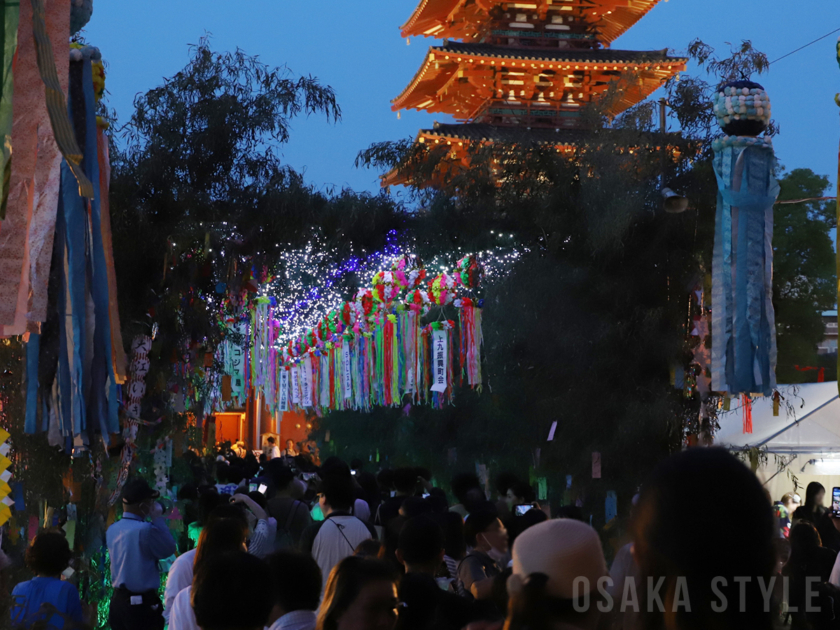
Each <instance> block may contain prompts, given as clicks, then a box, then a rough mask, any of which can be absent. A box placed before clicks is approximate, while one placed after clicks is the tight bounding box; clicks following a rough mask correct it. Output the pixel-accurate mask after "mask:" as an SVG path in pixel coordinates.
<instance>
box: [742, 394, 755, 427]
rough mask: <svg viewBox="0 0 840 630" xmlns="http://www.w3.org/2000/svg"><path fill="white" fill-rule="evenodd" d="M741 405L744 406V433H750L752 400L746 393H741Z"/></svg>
mask: <svg viewBox="0 0 840 630" xmlns="http://www.w3.org/2000/svg"><path fill="white" fill-rule="evenodd" d="M741 405H742V406H743V408H744V433H752V432H753V425H752V401H751V400H750V397H749V396H747V395H746V394H741Z"/></svg>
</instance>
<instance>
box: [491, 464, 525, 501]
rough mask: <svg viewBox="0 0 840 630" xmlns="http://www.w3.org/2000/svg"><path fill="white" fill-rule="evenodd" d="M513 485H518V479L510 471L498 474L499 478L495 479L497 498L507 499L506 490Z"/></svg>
mask: <svg viewBox="0 0 840 630" xmlns="http://www.w3.org/2000/svg"><path fill="white" fill-rule="evenodd" d="M515 483H519V477H517V476H516V475H514V474H513V473H512V472H510V471H505V472H501V473H499V476H498V477H496V493H497V494H498V496H499V499H507V491H508V488H510V487H511V486H513V485H514V484H515Z"/></svg>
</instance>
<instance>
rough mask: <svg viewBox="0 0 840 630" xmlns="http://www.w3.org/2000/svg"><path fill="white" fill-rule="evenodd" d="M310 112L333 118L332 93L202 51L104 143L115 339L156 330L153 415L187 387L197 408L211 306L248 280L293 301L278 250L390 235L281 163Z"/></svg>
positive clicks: (371, 210) (389, 213)
mask: <svg viewBox="0 0 840 630" xmlns="http://www.w3.org/2000/svg"><path fill="white" fill-rule="evenodd" d="M312 114H321V115H324V116H325V118H326V120H327V121H328V122H335V121H338V120H339V119H340V114H341V111H340V108H339V106H338V104H337V103H336V100H335V95H334V93H333V90H332V89H331V88H329V87H327V86H323V85H321V84H320V83H319V82H318V80H317V79H315V78H313V77H297V76H295V75H293V74H292V73H291V71H290V70H289V69H288V68H271V67H269V66H267V65H265V64H263V63H262V62H261V61H259V59H258V58H256V57H253V56H249V55H247V54H246V53H244V52H243V51H241V50H237V51H236V52H233V53H217V52H214V51H213V50H212V49H211V48H210V44H209V42H208V40H206V39H203V40H201V42H199V44H198V45H196V46H193V47H192V55H191V59H190V61H189V63H188V64H187V65H186V67H185V68H184V69H183V70H182V71H181V72H178V73H177V74H176V75H175V76H174V77H171V78H169V79H166V80H165V81H164V83H163V85H161V86H160V87H158V88H155V89H153V90H150V91H149V92H147V93H145V94H141V95H139V96H138V97H137V98H136V99H135V111H134V113H133V115H132V116H131V118H130V119H129V121H128V123H127V124H126V125H125V126H124V127H123V128H122V130H121V132H122V136H121V142H115V143H114V144H115V146H114V151H113V181H112V189H111V190H112V195H111V209H112V215H113V219H112V223H113V231H114V255H115V267H116V272H117V279H118V292H119V303H120V309H121V318H122V323H123V328H124V331H123V333H124V338H125V339H126V341H127V342H130V340H131V338H132V337H133V335H135V334H138V333H145V334H148V333H149V332H150V331H151V330H152V329H153V326H154V327H155V329H156V330H158V331H159V332H158V334H157V336H156V339H155V344H154V347H153V356H152V357H151V358H152V370H151V373H150V374H149V376H148V377H147V383H149V384H150V385H149V390H148V391H149V393H148V394H147V396H146V398H147V399H148V401H147V405H154V407H155V411H154V413H155V414H158V415H160V414H164V415H167V416H168V415H170V414H171V409H169V408H168V407H167V403H168V396H169V393H170V392H171V391H175V390H179V391H185V390H186V391H188V392H192V391H193V390H194V389H195V390H196V391H195V397H196V398H197V399H198V401H199V403H198V404H196V405H195V407H196V409H201V408H203V403H201V401H203V399H204V396H205V394H206V392H203V391H200V388H201V387H205V386H206V383H205V379H204V376H205V373H204V369H205V367H206V366H208V362H207V361H206V360H205V357H206V355H208V354H209V355H211V356H212V355H213V353H214V351H215V349H216V347H217V346H218V344H219V342H220V341H221V338H222V336H223V334H224V331H223V329H222V328H221V327H220V326H219V317H220V313H221V310H220V303H223V302H224V301H225V300H226V299H228V297H229V296H237V295H238V294H239V293H240V292H241V289H242V287H243V286H245V285H246V283H247V282H248V281H249V280H251V279H252V277H254V276H256V277H258V278H259V279H265V278H266V277H269V276H275V277H278V278H280V280H278V281H276V282H275V286H276V288H277V290H280V291H282V290H284V289H289V287H288V285H284V284H283V282H282V278H283V270H284V262H283V257H282V254H283V252H285V251H290V250H295V249H300V248H302V247H305V246H306V245H307V243H310V242H318V243H321V244H322V245H323V246H324V247H333V248H335V249H336V256H337V257H341V256H347V255H349V254H350V253H352V252H354V251H358V250H361V249H369V250H370V249H377V248H379V247H381V246H382V244H383V243H384V241H385V237H386V234H387V232H388V231H389V230H390V229H394V228H395V227H398V226H399V225H400V223H401V221H402V216H401V214H400V212H399V211H398V209H397V207H396V205H395V204H394V203H393V202H392V201H391V200H390V199H388V198H386V197H384V196H382V195H380V196H371V195H367V194H361V195H357V194H355V193H353V192H351V191H339V192H338V193H336V194H333V195H326V194H323V193H320V192H318V191H315V190H314V189H313V188H312V187H311V186H308V185H307V184H305V183H304V181H303V178H302V176H301V175H300V174H299V173H297V172H295V171H294V170H293V169H292V168H291V167H289V166H288V165H285V164H283V163H282V160H281V154H280V151H281V149H282V146H283V144H284V143H285V142H287V141H288V139H289V132H290V124H291V121H292V119H293V118H294V117H296V116H303V115H312ZM314 275H315V276H316V278H317V270H315V273H314ZM185 357H186V360H185V359H184V358H185ZM175 362H179V363H182V364H183V365H188V366H189V368H190V374H186V375H185V374H184V373H183V370H177V369H176V370H173V365H174V363H175ZM150 413H151V412H150ZM199 415H200V412H199Z"/></svg>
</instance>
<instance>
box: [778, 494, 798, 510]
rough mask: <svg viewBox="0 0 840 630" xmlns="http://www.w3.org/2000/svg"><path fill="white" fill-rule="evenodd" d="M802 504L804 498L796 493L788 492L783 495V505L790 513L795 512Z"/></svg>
mask: <svg viewBox="0 0 840 630" xmlns="http://www.w3.org/2000/svg"><path fill="white" fill-rule="evenodd" d="M800 503H802V497H800V496H799V495H798V494H796V493H795V492H786V493H785V494H784V495H782V505H784V506H785V507H786V508H787V509H788V511H789V512H793V511H794V510H796V508H798V507H799V504H800Z"/></svg>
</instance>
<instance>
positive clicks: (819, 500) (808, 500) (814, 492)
mask: <svg viewBox="0 0 840 630" xmlns="http://www.w3.org/2000/svg"><path fill="white" fill-rule="evenodd" d="M824 499H825V488H824V487H823V485H822V484H821V483H819V482H817V481H812V482H811V483H809V484H808V487H807V488H805V509H806V510H808V511H809V512H814V511H816V509H817V508H818V507H822V505H823V500H824Z"/></svg>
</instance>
